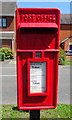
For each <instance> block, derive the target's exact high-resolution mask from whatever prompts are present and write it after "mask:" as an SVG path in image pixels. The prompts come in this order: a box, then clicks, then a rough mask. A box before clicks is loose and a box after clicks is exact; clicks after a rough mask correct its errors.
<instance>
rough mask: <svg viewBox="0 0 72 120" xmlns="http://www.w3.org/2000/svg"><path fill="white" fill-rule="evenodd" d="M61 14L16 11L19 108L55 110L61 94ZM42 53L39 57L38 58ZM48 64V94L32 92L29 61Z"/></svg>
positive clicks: (56, 11) (34, 9)
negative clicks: (39, 54)
mask: <svg viewBox="0 0 72 120" xmlns="http://www.w3.org/2000/svg"><path fill="white" fill-rule="evenodd" d="M59 38H60V11H59V10H58V9H54V8H53V9H50V8H49V9H48V8H17V10H16V52H17V92H18V98H17V101H18V108H19V109H21V110H33V109H34V110H36V109H53V108H55V107H56V105H57V94H58V52H59V43H60V42H59V40H60V39H59ZM36 52H40V53H41V56H40V58H36ZM31 61H33V62H35V61H36V62H44V61H46V75H47V76H46V89H47V90H46V92H45V93H30V62H31Z"/></svg>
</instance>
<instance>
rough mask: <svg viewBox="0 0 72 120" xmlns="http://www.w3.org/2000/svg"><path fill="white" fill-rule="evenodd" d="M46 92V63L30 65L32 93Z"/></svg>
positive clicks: (32, 63)
mask: <svg viewBox="0 0 72 120" xmlns="http://www.w3.org/2000/svg"><path fill="white" fill-rule="evenodd" d="M44 92H46V62H31V63H30V93H44Z"/></svg>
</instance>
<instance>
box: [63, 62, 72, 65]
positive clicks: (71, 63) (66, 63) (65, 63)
mask: <svg viewBox="0 0 72 120" xmlns="http://www.w3.org/2000/svg"><path fill="white" fill-rule="evenodd" d="M64 65H72V61H65V62H64Z"/></svg>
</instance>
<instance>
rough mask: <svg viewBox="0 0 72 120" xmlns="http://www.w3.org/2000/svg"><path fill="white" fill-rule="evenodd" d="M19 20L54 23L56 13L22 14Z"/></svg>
mask: <svg viewBox="0 0 72 120" xmlns="http://www.w3.org/2000/svg"><path fill="white" fill-rule="evenodd" d="M20 20H21V22H43V23H45V22H48V23H56V15H51V14H50V15H48V14H23V15H21V17H20Z"/></svg>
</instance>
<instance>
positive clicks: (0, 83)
mask: <svg viewBox="0 0 72 120" xmlns="http://www.w3.org/2000/svg"><path fill="white" fill-rule="evenodd" d="M71 71H72V66H69V65H65V66H63V65H59V82H58V83H59V84H58V88H59V90H58V104H70V103H72V102H71V101H70V99H71V97H70V94H71V91H70V88H71V87H70V83H71V81H70V80H71V77H72V76H71ZM0 104H9V105H11V104H17V79H16V60H15V59H14V60H6V61H4V62H0Z"/></svg>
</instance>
